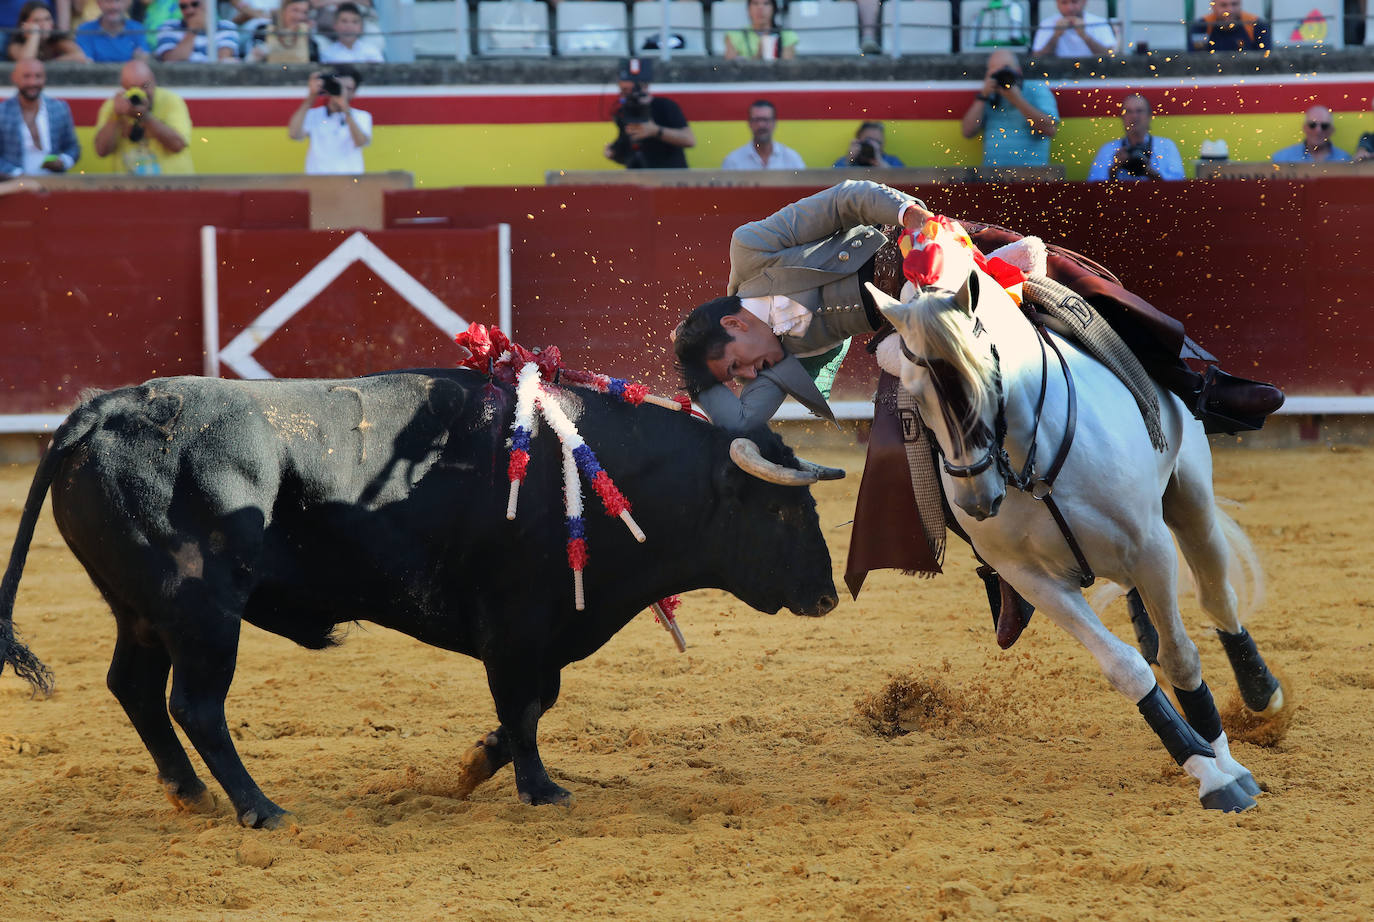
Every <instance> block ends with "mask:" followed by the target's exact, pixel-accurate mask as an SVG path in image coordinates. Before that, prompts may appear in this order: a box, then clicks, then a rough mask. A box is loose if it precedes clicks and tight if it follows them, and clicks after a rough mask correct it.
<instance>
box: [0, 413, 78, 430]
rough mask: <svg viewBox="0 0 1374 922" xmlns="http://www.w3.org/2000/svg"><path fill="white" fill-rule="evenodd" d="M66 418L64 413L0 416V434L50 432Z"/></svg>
mask: <svg viewBox="0 0 1374 922" xmlns="http://www.w3.org/2000/svg"><path fill="white" fill-rule="evenodd" d="M66 418H67V414H65V413H15V414H12V415H9V416H3V415H0V433H9V432H52V431H53V430H54V429H56V428H57V427H58V426H60V425H62V420H64V419H66Z"/></svg>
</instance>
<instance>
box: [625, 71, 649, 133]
mask: <svg viewBox="0 0 1374 922" xmlns="http://www.w3.org/2000/svg"><path fill="white" fill-rule="evenodd" d="M649 103H650V98H649V91H648V90H647V89H645V88H644V84H642V83H640V82H639V81H638V80H636V81H635V82H634V83H633V84H631V85H630V92H628V93H626V94H625V95H624V96H622V97H621V99H620V109H619V110H618V111H617V113H616V121H617V122H619V123H620V125H621V126H622V127H623V126H625V125H638V124H643V123H644V122H647V121H649V120H650V118H651V113H650V111H649V109H650V106H649Z"/></svg>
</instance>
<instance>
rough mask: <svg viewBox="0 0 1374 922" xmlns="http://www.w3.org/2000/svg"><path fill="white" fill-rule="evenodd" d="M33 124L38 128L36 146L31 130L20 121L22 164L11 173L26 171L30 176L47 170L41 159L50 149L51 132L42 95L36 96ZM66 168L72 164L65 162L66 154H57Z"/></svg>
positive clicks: (46, 107)
mask: <svg viewBox="0 0 1374 922" xmlns="http://www.w3.org/2000/svg"><path fill="white" fill-rule="evenodd" d="M33 121H34V125H35V126H36V127H37V128H38V141H39V144H38V146H34V143H33V132H32V131H29V126H28V125H27V124H25V123H24V122H23V121H21V122H20V129H19V134H20V135H21V136H22V137H23V139H24V165H23V168H22V169H21V170H20V171H19V173H14V174H12V175H15V176H18V175H19V174H20V173H27V174H29V175H30V176H33V175H42V174H43V173H46V172H48V171H47V170H45V169H43V161H44V160H46V159H48V157H49V156H50V153H49V152H50V151H51V150H52V134H51V133H50V132H49V130H48V104H47V103H46V102H44V100H43V97H42V96H40V97H38V113H37V114H36V115H35V116H34V120H33ZM58 156H59V157H60V159H61V160H62V162H63V163H65V164H66V165H67V169H69V170H70V169H71V168H72V164H70V163H67V159H68V158H67V155H66V154H60V155H58Z"/></svg>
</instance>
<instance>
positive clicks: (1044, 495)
mask: <svg viewBox="0 0 1374 922" xmlns="http://www.w3.org/2000/svg"><path fill="white" fill-rule="evenodd" d="M1031 326H1032V327H1033V328H1034V329H1035V331H1036V334H1037V336H1036V340H1037V342H1039V344H1040V393H1039V395H1038V396H1037V397H1036V400H1035V414H1034V415H1033V417H1032V418H1031V438H1030V446H1029V447H1028V448H1027V449H1026V463H1025V464H1024V465H1023V466H1022V468H1021V470H1020V472H1017V471H1016V470H1015V469H1014V468H1013V467H1012V464H1011V456H1010V455H1008V454H1007V448H1006V440H1007V401H1006V394H1005V391H1004V390H1003V388H1002V362H1001V358H1000V357H999V356H998V354H997V347H996V346H995V345H994V346H993V347H992V360H993V363H994V366H995V375H994V379H993V380H994V387H995V388H996V390H997V418H996V421H995V423H994V425H995V430H994V438H993V439H992V441H991V442H990V443H989V444H988V449H987V452H986V453H985V454H984V455H983V457H982V458H979V459H978V460H977V461H975V462H973V463H972V464H950V462H949V459H948V458H946V457H945V455H944V451H943V449H941V448H940V447H939V446H940V442H939V440H938V439H936V438H934V437H932V438H931V440H930V441H931V444H933V445H935V446H936V450H937V451H938V452H939V453H940V463H941V465H942V466H943V467H944V469H945V473H946V474H948V475H949V476H951V477H977V476H978V475H979V474H981V473H983V472H984V471H986V470H987V469H988V468H989V467H991V466H992V465H993V464H994V463H995V464H996V465H997V471H998V473H999V474H1001V476H1002V480H1003V482H1005V483H1006V485H1007V486H1009V487H1014V488H1015V489H1017V490H1020V491H1021V492H1022V493H1028V494H1030V496H1031V497H1032V498H1033V499H1036V500H1039V501H1040V502H1042V503H1044V504H1045V508H1046V509H1048V510H1049V513H1050V516H1051V517H1052V518H1053V519H1054V521H1055V524H1056V525H1058V526H1059V532H1060V534H1062V535H1063V536H1064V541H1065V543H1066V544H1068V546H1069V550H1070V551H1072V552H1073V556H1074V561H1075V562H1076V563H1077V564H1078V568H1079V579H1078V581H1079V585H1080V586H1082V587H1083V588H1084V589H1086V588H1088V587H1089V586H1091V585H1092V584H1093V583H1094V582H1095V581H1096V580H1097V576H1096V574H1094V573H1093V570H1092V567H1090V566H1089V565H1088V560H1087V558H1086V557H1085V556H1084V554H1083V548H1082V547H1081V546H1080V545H1079V543H1078V539H1077V538H1076V537H1074V534H1073V529H1072V528H1070V527H1069V522H1068V520H1067V519H1066V518H1064V514H1063V512H1062V511H1061V510H1060V509H1059V504H1058V503H1056V502H1055V500H1054V481H1055V478H1057V477H1058V476H1059V471H1060V469H1061V468H1063V466H1064V461H1065V460H1066V459H1067V458H1068V456H1069V449H1070V448H1071V447H1072V446H1073V436H1074V431H1075V430H1076V429H1077V428H1078V391H1077V389H1076V388H1075V386H1074V381H1073V373H1072V372H1071V371H1070V370H1069V363H1068V362H1067V361H1066V360H1065V358H1064V353H1063V352H1062V351H1061V350H1060V348H1059V344H1058V343H1056V342H1055V341H1054V339H1053V338H1051V336H1050V333H1049V331H1048V330H1047V329H1046V328H1045V327H1044V326H1043V325H1041V324H1037V323H1035V322H1034V321H1031ZM897 339H898V342H899V343H900V344H901V349H902V355H904V356H905V357H906V359H907V361H909V362H911V363H912V364H914V365H919V366H921V367H922V368H926V369H928V370H929V369H930V367H931V366H930V362H929V361H927V360H926V359H925V358H923V357H921V356H918V355H916V354H915V353H913V352H912V351H911V350H910V349H909V348H907V344H906V341H905V340H903V339H902V338H901V337H898V338H897ZM1046 344H1048V345H1049V348H1050V349H1053V350H1054V354H1055V357H1056V358H1057V359H1058V360H1059V367H1060V368H1061V369H1063V371H1064V384H1065V385H1066V386H1067V388H1068V409H1067V412H1066V413H1065V425H1064V438H1063V439H1062V440H1061V441H1060V443H1059V450H1058V451H1057V452H1056V453H1055V456H1054V460H1053V461H1051V462H1050V466H1049V469H1048V470H1047V471H1046V472H1045V474H1044V476H1042V477H1039V478H1037V477H1036V476H1035V450H1036V446H1037V439H1038V438H1039V434H1040V418H1041V416H1042V415H1043V413H1044V409H1045V395H1046V393H1047V391H1048V389H1049V377H1050V370H1049V350H1047V349H1046V348H1045V346H1046Z"/></svg>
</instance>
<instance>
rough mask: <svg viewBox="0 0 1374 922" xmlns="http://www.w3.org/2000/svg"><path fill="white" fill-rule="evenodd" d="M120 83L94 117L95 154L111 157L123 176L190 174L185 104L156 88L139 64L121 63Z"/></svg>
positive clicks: (146, 68) (147, 70) (143, 65)
mask: <svg viewBox="0 0 1374 922" xmlns="http://www.w3.org/2000/svg"><path fill="white" fill-rule="evenodd" d="M119 84H120V89H119V91H118V92H117V93H115V94H114V96H113V97H111V98H110V99H107V100H105V102H104V103H103V104H102V105H101V107H100V114H99V115H97V116H96V120H95V125H96V128H95V153H96V156H98V157H109V156H114V157H115V158H116V160H117V162H118V163H119V164H120V166H121V167H122V168H123V172H125V173H134V174H137V175H144V176H147V175H157V174H162V173H194V172H195V171H196V168H195V164H193V163H192V161H191V149H190V148H189V147H188V146H187V139H188V138H190V137H191V113H190V112H189V111H188V110H187V108H186V100H184V99H182V98H181V97H180V96H178V95H177V94H176V93H173V92H172V91H171V90H167V89H162V88H160V87H159V86H158V85H157V79H156V78H155V77H154V76H153V70H152V68H151V67H149V66H148V65H147V64H146V63H145V62H143V61H130V62H129V63H127V64H125V65H124V67H123V68H122V69H121V70H120V72H119Z"/></svg>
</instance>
